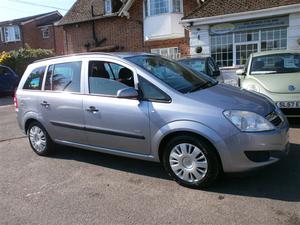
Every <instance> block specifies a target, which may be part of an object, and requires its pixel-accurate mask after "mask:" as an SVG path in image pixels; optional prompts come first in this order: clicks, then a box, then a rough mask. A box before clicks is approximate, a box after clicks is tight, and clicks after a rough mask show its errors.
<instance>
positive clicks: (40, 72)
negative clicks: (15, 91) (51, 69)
mask: <svg viewBox="0 0 300 225" xmlns="http://www.w3.org/2000/svg"><path fill="white" fill-rule="evenodd" d="M45 70H46V66H42V67H39V68H36V69H34V70H33V71H32V72H31V73H30V74H29V76H28V78H27V80H26V82H25V84H24V86H23V89H25V90H41V89H42V83H43V77H44V74H45Z"/></svg>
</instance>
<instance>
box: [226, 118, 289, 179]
mask: <svg viewBox="0 0 300 225" xmlns="http://www.w3.org/2000/svg"><path fill="white" fill-rule="evenodd" d="M225 145H226V148H227V157H226V159H225V160H223V159H222V163H223V170H224V172H234V173H235V172H244V171H249V170H252V169H256V168H259V167H264V166H267V165H270V164H272V163H275V162H277V161H279V160H280V158H282V157H283V156H285V155H287V154H288V153H289V146H290V144H289V126H288V122H287V121H286V119H284V122H283V123H282V124H281V125H280V126H279V127H277V128H276V130H273V131H268V132H258V133H243V132H240V133H238V134H236V135H234V136H232V137H230V138H227V139H226V140H225ZM249 156H250V157H249ZM221 158H222V157H221Z"/></svg>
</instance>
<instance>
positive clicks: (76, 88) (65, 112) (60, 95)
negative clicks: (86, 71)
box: [39, 61, 86, 144]
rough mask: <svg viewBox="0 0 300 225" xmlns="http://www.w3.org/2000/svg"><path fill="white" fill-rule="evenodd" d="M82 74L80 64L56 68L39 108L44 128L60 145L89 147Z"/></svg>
mask: <svg viewBox="0 0 300 225" xmlns="http://www.w3.org/2000/svg"><path fill="white" fill-rule="evenodd" d="M81 70H82V62H81V61H74V62H65V63H58V64H53V65H50V66H49V67H48V69H47V73H46V79H45V81H44V91H43V92H42V93H41V96H40V98H39V104H40V108H41V115H42V121H43V123H44V126H45V127H46V130H47V131H48V132H49V134H50V136H51V137H52V138H53V139H55V140H57V141H62V142H65V143H68V142H70V143H82V144H85V143H86V135H85V133H84V130H83V128H84V117H83V108H82V100H83V95H82V94H81Z"/></svg>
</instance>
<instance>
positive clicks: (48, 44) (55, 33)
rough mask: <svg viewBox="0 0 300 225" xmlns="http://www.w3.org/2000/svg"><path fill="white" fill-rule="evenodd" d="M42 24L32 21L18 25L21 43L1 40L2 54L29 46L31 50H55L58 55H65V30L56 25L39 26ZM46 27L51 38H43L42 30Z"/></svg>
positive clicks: (0, 49)
mask: <svg viewBox="0 0 300 225" xmlns="http://www.w3.org/2000/svg"><path fill="white" fill-rule="evenodd" d="M40 22H41V21H40V20H32V21H28V22H24V23H21V24H19V25H17V24H16V25H17V26H19V29H20V34H21V41H16V42H7V43H6V42H4V41H3V42H2V41H1V40H0V52H1V51H11V50H16V49H19V48H22V47H25V45H29V46H30V47H31V48H43V49H51V50H54V52H55V53H56V54H57V55H60V54H64V45H63V40H64V36H63V35H64V32H63V29H62V28H61V27H55V26H54V25H46V26H39V23H40ZM13 25H14V24H13ZM3 26H5V25H3ZM46 27H48V29H49V38H43V34H42V28H46Z"/></svg>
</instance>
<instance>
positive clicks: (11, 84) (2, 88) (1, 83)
mask: <svg viewBox="0 0 300 225" xmlns="http://www.w3.org/2000/svg"><path fill="white" fill-rule="evenodd" d="M16 83H17V82H16V77H15V75H14V74H13V73H12V72H11V71H10V70H9V69H8V68H6V67H2V66H0V92H12V91H14V90H15V88H16Z"/></svg>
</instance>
